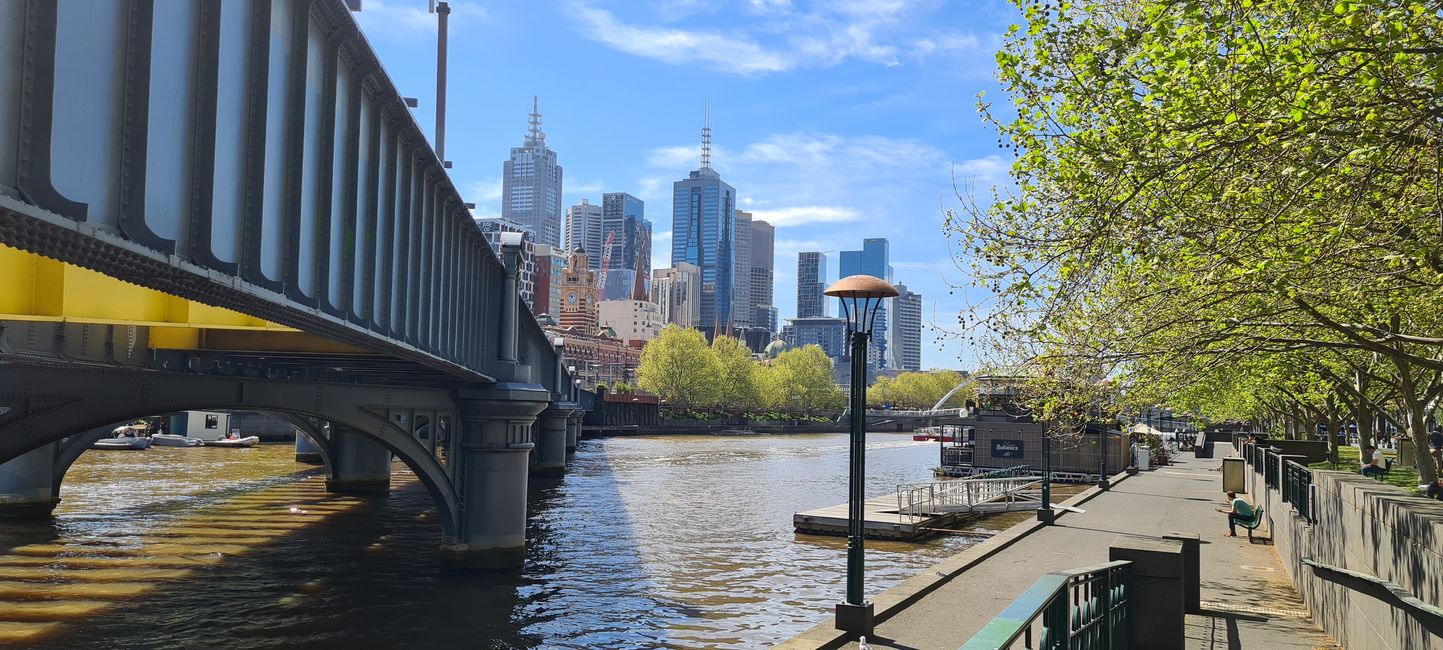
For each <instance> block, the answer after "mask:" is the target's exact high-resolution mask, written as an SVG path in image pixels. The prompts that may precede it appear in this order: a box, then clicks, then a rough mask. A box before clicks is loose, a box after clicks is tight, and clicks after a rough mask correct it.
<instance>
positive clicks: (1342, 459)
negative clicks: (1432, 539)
mask: <svg viewBox="0 0 1443 650" xmlns="http://www.w3.org/2000/svg"><path fill="white" fill-rule="evenodd" d="M1383 457H1384V458H1394V459H1396V458H1397V454H1396V453H1394V452H1391V451H1388V450H1386V449H1385V450H1383ZM1428 460H1431V459H1429V458H1427V457H1426V456H1424V457H1423V458H1420V459H1419V461H1420V462H1422V461H1428ZM1394 462H1396V460H1395V461H1394ZM1308 467H1311V468H1313V469H1338V470H1352V471H1353V472H1357V471H1359V470H1360V469H1362V467H1363V464H1362V463H1361V462H1359V460H1358V448H1357V447H1354V446H1352V445H1347V446H1342V447H1338V465H1337V466H1334V465H1333V464H1332V463H1330V462H1328V461H1326V460H1325V461H1323V462H1321V463H1313V464H1311V465H1309V466H1308ZM1381 480H1382V481H1383V482H1384V483H1388V484H1389V485H1396V486H1398V487H1400V488H1403V489H1404V490H1407V491H1408V492H1409V493H1415V492H1418V470H1416V469H1413V468H1411V467H1398V466H1397V465H1394V466H1393V470H1392V471H1390V472H1388V475H1387V476H1384V477H1382V478H1381Z"/></svg>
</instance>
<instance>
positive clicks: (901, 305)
mask: <svg viewBox="0 0 1443 650" xmlns="http://www.w3.org/2000/svg"><path fill="white" fill-rule="evenodd" d="M892 307H893V310H892V311H894V312H896V317H895V318H894V319H893V327H892V367H893V368H896V369H897V370H910V371H913V372H916V371H919V370H921V369H922V294H920V293H913V292H912V291H911V290H909V289H908V288H907V285H905V284H898V285H897V297H896V298H893V299H892Z"/></svg>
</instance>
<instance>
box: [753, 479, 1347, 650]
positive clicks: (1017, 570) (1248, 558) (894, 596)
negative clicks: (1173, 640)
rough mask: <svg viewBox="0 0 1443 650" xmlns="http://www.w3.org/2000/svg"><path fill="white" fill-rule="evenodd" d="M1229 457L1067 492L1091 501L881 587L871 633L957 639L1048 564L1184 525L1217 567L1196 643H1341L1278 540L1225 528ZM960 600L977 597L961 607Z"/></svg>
mask: <svg viewBox="0 0 1443 650" xmlns="http://www.w3.org/2000/svg"><path fill="white" fill-rule="evenodd" d="M1222 455H1224V454H1218V456H1219V457H1221V456H1222ZM1220 464H1221V459H1220V458H1217V459H1192V458H1184V459H1181V460H1180V462H1179V463H1178V464H1176V465H1169V466H1166V467H1163V468H1161V469H1158V470H1155V471H1151V472H1144V473H1140V474H1138V475H1137V476H1133V477H1126V475H1125V474H1119V475H1118V476H1115V477H1113V479H1112V480H1113V487H1112V489H1111V490H1108V491H1102V490H1099V489H1097V488H1089V489H1088V490H1086V491H1084V492H1082V493H1081V494H1079V495H1077V496H1075V497H1073V498H1071V499H1068V500H1067V501H1065V502H1064V503H1065V504H1066V505H1069V506H1081V505H1083V504H1087V505H1086V507H1085V508H1083V511H1082V512H1060V513H1058V517H1057V523H1056V524H1055V525H1051V526H1044V525H1042V524H1040V523H1038V522H1036V521H1024V522H1022V523H1019V524H1017V525H1015V526H1013V527H1012V528H1009V529H1007V530H1006V531H1003V532H1002V533H999V534H998V535H996V536H994V537H993V538H991V539H989V540H987V541H986V542H983V543H981V544H977V545H975V546H972V547H970V548H968V549H966V550H964V551H963V552H962V553H960V554H958V555H955V556H953V557H952V558H950V559H948V560H946V561H945V562H942V563H941V564H939V565H937V566H935V567H932V568H930V569H928V570H927V571H925V572H923V573H921V574H920V575H917V576H915V577H913V578H911V579H908V580H905V581H903V582H902V583H900V584H898V585H897V586H895V587H893V588H891V589H888V590H886V591H883V592H881V593H879V594H877V595H875V596H874V597H873V598H872V601H873V603H874V604H875V606H876V616H877V620H878V624H877V627H876V630H875V634H874V635H873V636H870V637H868V642H869V644H870V645H871V646H872V647H873V648H908V647H911V648H943V647H950V648H956V647H959V646H961V645H962V644H963V643H965V642H966V641H967V640H968V639H969V638H971V636H972V635H973V634H975V633H976V632H977V631H978V630H980V629H981V628H982V627H983V626H984V625H986V624H987V623H988V622H989V621H991V620H992V619H993V618H994V617H996V616H997V615H998V614H1000V613H1001V612H1002V610H1003V609H1004V608H1006V607H1007V606H1008V605H1009V604H1011V603H1012V601H1013V600H1014V599H1016V598H1017V597H1018V596H1019V595H1021V594H1022V593H1023V591H1025V590H1026V589H1027V588H1028V587H1029V586H1031V585H1032V584H1033V582H1034V581H1035V580H1037V578H1039V577H1040V576H1042V575H1043V574H1045V573H1047V572H1050V571H1058V570H1065V569H1072V568H1077V567H1083V566H1089V565H1094V564H1100V563H1102V562H1106V561H1107V559H1108V547H1109V545H1110V544H1111V543H1112V542H1113V540H1115V539H1117V538H1118V537H1120V536H1121V537H1143V538H1158V537H1160V536H1162V535H1165V534H1169V533H1172V532H1183V533H1196V534H1198V535H1199V536H1200V537H1201V539H1202V542H1203V545H1202V551H1201V569H1202V575H1204V576H1207V579H1206V580H1204V581H1203V583H1202V601H1203V609H1204V613H1203V614H1202V615H1190V616H1188V618H1187V637H1188V647H1189V648H1193V647H1214V642H1215V641H1216V642H1217V643H1221V644H1222V645H1221V646H1220V647H1255V648H1288V647H1303V648H1318V647H1323V648H1331V647H1335V645H1334V644H1333V642H1332V641H1331V640H1330V639H1328V638H1327V636H1326V635H1324V634H1323V633H1322V632H1321V631H1319V630H1318V629H1317V627H1316V626H1315V625H1313V624H1312V622H1311V621H1309V620H1308V618H1307V610H1306V609H1305V608H1304V607H1303V605H1302V600H1301V598H1300V597H1299V596H1298V594H1297V592H1296V591H1295V590H1293V589H1292V586H1291V585H1290V584H1289V583H1288V582H1287V580H1286V574H1284V573H1283V571H1282V567H1281V564H1280V563H1279V562H1278V559H1277V555H1276V553H1274V552H1273V548H1272V547H1271V546H1269V545H1266V544H1264V543H1256V544H1250V543H1248V541H1247V538H1246V537H1241V538H1224V537H1222V536H1221V534H1222V533H1223V532H1225V530H1226V526H1225V523H1224V522H1223V520H1222V517H1221V515H1219V514H1217V513H1216V512H1214V511H1213V508H1215V507H1217V506H1220V505H1222V502H1221V499H1220V496H1221V481H1220V474H1219V473H1218V472H1217V467H1218V466H1219V465H1220ZM1124 478H1126V480H1125V481H1124V480H1123V479H1124ZM1265 535H1266V533H1264V535H1262V536H1265ZM960 602H966V603H967V607H965V608H959V607H958V606H957V604H958V603H960ZM1229 644H1233V645H1229ZM779 647H782V648H788V649H791V650H800V649H803V648H840V647H849V648H850V647H856V644H855V643H850V644H849V643H848V641H847V639H846V638H845V636H844V635H842V634H841V633H840V632H839V631H838V630H836V629H834V626H833V621H832V620H831V619H830V617H829V618H827V619H826V620H824V621H822V622H821V623H819V624H818V625H816V626H815V627H813V628H812V629H811V630H808V631H807V632H805V633H803V634H802V635H800V636H797V637H795V638H793V639H791V640H789V641H787V642H786V643H784V644H782V645H781V646H779Z"/></svg>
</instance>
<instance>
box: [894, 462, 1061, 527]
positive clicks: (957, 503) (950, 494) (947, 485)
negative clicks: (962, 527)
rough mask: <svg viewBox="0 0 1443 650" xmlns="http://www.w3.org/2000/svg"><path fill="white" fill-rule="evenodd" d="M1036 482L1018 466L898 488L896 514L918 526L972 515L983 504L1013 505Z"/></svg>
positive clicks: (1026, 471)
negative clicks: (920, 520)
mask: <svg viewBox="0 0 1443 650" xmlns="http://www.w3.org/2000/svg"><path fill="white" fill-rule="evenodd" d="M1036 482H1037V478H1035V477H1033V476H1031V475H1030V469H1029V468H1028V466H1026V465H1018V466H1016V467H1009V468H1007V469H1000V470H997V471H993V472H987V473H985V474H978V475H977V476H973V477H969V478H963V479H955V480H951V481H936V482H932V483H918V484H912V485H898V486H897V514H898V515H901V516H904V517H907V518H908V520H909V521H910V522H915V521H916V520H917V518H919V517H929V516H933V515H938V514H944V513H956V512H973V511H975V510H976V509H977V507H978V506H980V505H982V504H984V503H997V502H1006V503H1010V502H1012V501H1013V500H1015V499H1016V497H1017V496H1018V493H1019V492H1020V491H1021V490H1022V489H1023V488H1025V487H1027V486H1029V485H1032V484H1033V483H1036Z"/></svg>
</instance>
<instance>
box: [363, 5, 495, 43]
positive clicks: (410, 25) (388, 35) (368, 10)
mask: <svg viewBox="0 0 1443 650" xmlns="http://www.w3.org/2000/svg"><path fill="white" fill-rule="evenodd" d="M352 15H353V16H355V17H356V22H358V23H360V24H361V32H362V33H364V34H365V35H366V37H367V38H375V39H378V40H388V41H400V42H411V41H414V40H415V39H417V38H418V37H424V36H429V37H430V38H431V41H430V42H432V43H434V42H435V37H436V30H437V27H438V25H437V20H436V15H435V14H432V13H430V12H428V11H426V5H425V3H423V2H420V1H419V0H364V2H362V3H361V11H360V13H355V14H352ZM486 18H488V16H487V15H486V10H485V9H483V8H482V7H481V6H480V3H476V2H464V3H458V4H456V5H455V6H453V7H452V8H451V18H450V20H449V25H448V27H449V29H448V31H449V33H450V34H451V35H452V36H454V35H456V34H457V32H459V31H461V30H464V29H466V28H467V27H469V26H471V25H472V24H475V23H479V22H482V21H484V20H485V19H486Z"/></svg>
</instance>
